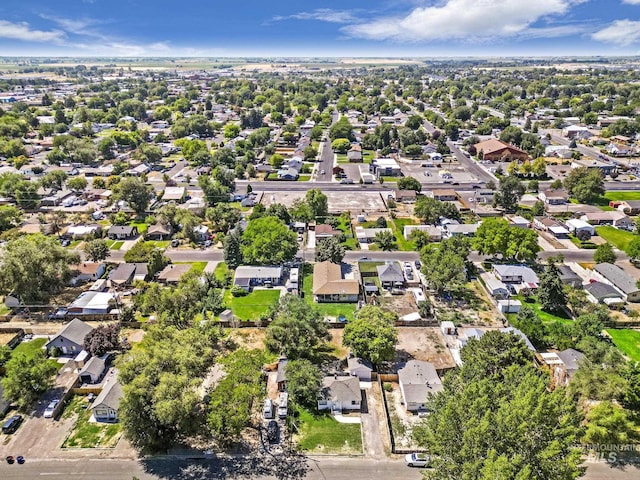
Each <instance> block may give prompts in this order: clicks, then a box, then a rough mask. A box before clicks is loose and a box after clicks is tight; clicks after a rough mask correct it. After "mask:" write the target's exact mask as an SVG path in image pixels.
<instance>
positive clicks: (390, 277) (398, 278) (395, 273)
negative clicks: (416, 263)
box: [376, 262, 404, 282]
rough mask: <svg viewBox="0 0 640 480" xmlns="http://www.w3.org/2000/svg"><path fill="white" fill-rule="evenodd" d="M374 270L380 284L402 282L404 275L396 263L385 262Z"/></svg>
mask: <svg viewBox="0 0 640 480" xmlns="http://www.w3.org/2000/svg"><path fill="white" fill-rule="evenodd" d="M376 269H377V270H378V277H379V278H380V281H382V282H404V275H403V274H402V269H401V268H400V265H399V264H398V262H387V263H385V264H384V265H378V266H377V267H376Z"/></svg>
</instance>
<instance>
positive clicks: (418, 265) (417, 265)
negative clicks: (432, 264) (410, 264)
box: [415, 260, 422, 270]
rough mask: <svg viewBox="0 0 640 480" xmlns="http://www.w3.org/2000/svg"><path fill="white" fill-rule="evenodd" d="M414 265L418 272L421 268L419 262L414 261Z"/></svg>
mask: <svg viewBox="0 0 640 480" xmlns="http://www.w3.org/2000/svg"><path fill="white" fill-rule="evenodd" d="M415 264H416V268H417V269H418V270H420V269H421V268H422V263H420V260H416V261H415Z"/></svg>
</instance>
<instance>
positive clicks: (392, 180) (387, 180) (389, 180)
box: [382, 175, 402, 183]
mask: <svg viewBox="0 0 640 480" xmlns="http://www.w3.org/2000/svg"><path fill="white" fill-rule="evenodd" d="M401 178H402V177H390V176H388V175H383V176H382V179H383V180H384V182H390V183H395V182H397V181H398V180H400V179H401ZM384 182H382V183H384Z"/></svg>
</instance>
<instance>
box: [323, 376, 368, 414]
mask: <svg viewBox="0 0 640 480" xmlns="http://www.w3.org/2000/svg"><path fill="white" fill-rule="evenodd" d="M361 402H362V392H361V391H360V380H358V379H357V378H356V377H352V376H351V375H343V376H339V375H334V376H328V377H324V378H323V379H322V387H321V389H320V395H319V397H318V410H331V413H333V414H334V415H336V414H341V413H342V412H344V411H351V412H354V411H356V412H357V411H360V405H361Z"/></svg>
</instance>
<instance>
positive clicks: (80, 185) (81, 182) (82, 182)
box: [67, 177, 89, 192]
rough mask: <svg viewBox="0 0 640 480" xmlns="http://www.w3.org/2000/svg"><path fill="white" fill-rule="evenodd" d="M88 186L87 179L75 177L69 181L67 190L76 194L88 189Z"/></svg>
mask: <svg viewBox="0 0 640 480" xmlns="http://www.w3.org/2000/svg"><path fill="white" fill-rule="evenodd" d="M88 184H89V183H88V182H87V179H86V178H84V177H73V178H70V179H69V180H68V181H67V188H69V189H70V190H73V191H74V192H81V191H82V190H84V189H85V188H87V185H88Z"/></svg>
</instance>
